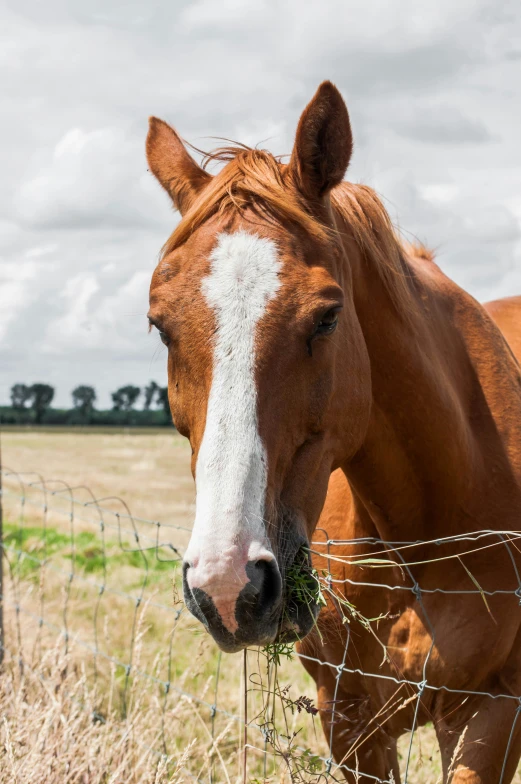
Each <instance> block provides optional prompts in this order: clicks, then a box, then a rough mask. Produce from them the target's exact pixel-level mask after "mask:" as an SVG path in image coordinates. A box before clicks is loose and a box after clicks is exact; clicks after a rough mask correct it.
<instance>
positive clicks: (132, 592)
mask: <svg viewBox="0 0 521 784" xmlns="http://www.w3.org/2000/svg"><path fill="white" fill-rule="evenodd" d="M2 450H3V466H4V468H5V467H9V468H11V469H13V470H17V471H23V472H24V477H23V480H24V483H25V487H24V494H25V503H24V504H23V505H22V504H21V502H20V498H19V496H20V489H19V488H20V485H19V483H18V480H17V478H16V477H15V476H13V477H11V478H9V479H8V480H7V481H5V482H4V485H5V490H6V496H5V499H4V543H5V547H6V554H7V559H8V563H6V567H5V572H6V574H5V580H4V582H5V590H4V592H5V605H4V614H5V617H6V624H5V625H6V642H5V645H6V649H7V653H6V657H5V666H4V673H3V675H2V676H1V679H0V705H1V708H2V714H3V724H2V726H1V728H0V731H1V733H2V744H3V746H2V749H3V765H2V766H0V782H7V781H10V782H11V781H16V782H19V784H22V783H24V782H35V784H36V782H42V784H47V782H49V783H50V782H61V781H64V782H65V781H67V782H78V784H80V783H81V784H91V783H92V784H94V782H96V783H97V782H100V784H101V782H111V784H117V783H118V782H122V784H123V782H125V784H134V782H136V784H137V782H145V783H147V782H154V784H165V782H171V784H174V782H175V784H179V783H180V782H181V781H186V782H189V781H194V780H200V781H208V780H210V779H211V780H212V782H221V781H223V782H230V783H231V782H238V781H243V773H242V770H243V759H244V731H243V727H242V725H241V724H240V722H239V721H238V720H237V717H239V718H244V713H245V700H244V669H243V668H244V662H243V657H242V655H235V656H226V655H223V656H222V657H220V656H219V654H218V651H217V650H216V647H215V645H214V644H213V643H212V641H211V640H210V638H209V637H208V635H206V634H205V633H203V631H202V629H201V627H200V625H199V624H198V623H197V622H196V621H195V620H194V619H192V618H191V617H190V616H189V615H188V614H187V613H186V612H180V611H181V609H182V603H181V601H180V596H179V594H180V576H179V569H178V555H177V554H176V553H175V552H174V551H171V550H169V549H168V548H167V547H162V545H163V544H165V543H170V544H174V545H175V546H176V547H178V548H179V549H180V550H181V551H182V549H183V548H184V546H185V545H186V543H187V540H188V536H189V533H188V531H186V530H184V529H189V528H190V526H191V521H192V517H193V505H194V488H193V481H192V477H191V474H190V468H189V464H190V449H189V446H188V445H187V443H186V442H185V440H184V439H182V438H181V437H180V436H178V435H177V434H175V433H172V432H171V431H170V432H164V431H163V432H161V431H160V432H157V431H152V432H146V431H145V432H140V433H133V432H129V433H122V432H120V433H106V432H94V433H79V432H73V433H71V432H66V431H60V432H49V431H47V432H43V431H38V432H35V431H22V432H14V431H10V432H4V433H3V434H2ZM38 475H41V476H43V477H44V478H45V479H46V480H53V479H56V480H60V482H52V481H50V482H49V483H48V484H47V485H46V486H45V490H46V492H47V494H46V495H45V493H43V492H42V486H41V485H40V484H38V481H39V480H38ZM31 482H32V483H34V484H35V486H34V487H33V488H28V487H27V485H28V483H31ZM63 482H66V483H68V486H70V487H73V488H74V491H73V495H74V498H75V500H76V501H77V504H75V505H74V506H71V503H70V498H71V492H70V490H69V489H67V486H66V485H64V484H63ZM86 488H89V490H90V491H91V492H92V494H93V495H94V496H95V497H96V498H101V499H106V500H104V501H103V502H102V506H103V508H104V509H105V510H107V511H104V512H103V515H101V516H100V512H99V510H98V508H97V507H96V506H95V505H93V504H92V503H91V501H92V496H91V494H90V492H89V490H87V489H86ZM114 496H119V497H120V498H121V499H123V501H124V502H125V503H126V504H127V505H128V507H130V509H131V510H132V512H133V514H134V515H135V516H137V517H138V518H146V519H147V520H152V521H159V522H160V523H161V524H162V525H161V526H159V527H158V526H156V525H152V526H151V525H150V523H145V522H142V521H140V520H131V519H130V518H128V517H126V516H125V514H126V512H125V508H124V507H123V506H122V505H121V503H120V502H119V501H118V500H115V499H114ZM84 504H86V506H85V505H84ZM71 510H72V514H71ZM118 514H119V515H120V516H119V517H118ZM100 522H101V523H102V524H101V525H100ZM71 575H72V578H71ZM172 583H173V588H172ZM16 605H18V606H19V607H20V608H22V609H21V611H19V612H16ZM179 613H180V614H179ZM178 615H179V617H178ZM64 629H66V631H67V635H68V637H67V639H66V640H65V638H64V636H63V630H64ZM21 656H22V657H23V660H24V667H23V669H22V668H21V667H20V664H19V659H20V657H21ZM246 666H247V683H248V698H247V702H246V710H247V714H248V720H249V721H251V722H252V725H255V724H256V722H257V721H258V722H262V721H263V720H265V718H266V716H267V714H269V715H268V718H270V719H271V718H272V716H271V711H272V709H273V708H274V709H275V714H276V717H275V718H276V722H278V723H279V726H282V727H283V730H282V731H283V734H285V735H287V736H289V737H290V738H291V737H292V734H293V733H294V732H296V733H297V735H296V737H295V740H294V741H292V743H293V745H295V746H298V747H299V749H298V750H295V752H294V754H293V755H288V754H287V747H285V746H284V745H283V744H282V745H280V744H279V754H278V756H274V755H273V754H270V755H268V758H267V762H266V767H265V763H264V759H265V758H264V756H263V754H262V753H259V752H258V751H255V750H253V749H250V750H249V751H248V776H247V777H246V780H247V781H263V780H264V777H265V776H267V777H268V780H269V781H270V782H275V781H277V782H278V781H281V782H282V781H317V780H319V779H318V777H317V773H318V771H320V770H323V765H322V763H321V762H320V761H319V760H317V759H315V756H314V755H316V754H318V755H322V756H327V755H328V750H327V746H326V744H325V741H324V738H323V736H322V731H321V729H320V726H319V722H318V721H317V719H313V718H312V717H311V716H309V715H303V714H301V713H298V712H297V711H293V712H292V711H291V709H288V705H289V703H290V701H291V700H295V699H296V698H297V697H298V696H300V695H306V696H309V697H310V698H311V699H312V700H315V687H314V684H313V683H312V682H311V681H310V679H309V678H308V676H307V675H306V674H305V673H304V671H303V669H302V667H301V666H300V665H299V664H298V662H295V661H282V663H281V666H280V668H278V672H277V678H278V687H279V688H280V689H281V690H282V689H284V688H285V687H286V686H287V687H289V691H288V693H287V695H288V699H287V700H286V711H285V716H286V721H287V725H286V724H285V720H284V716H283V713H282V707H283V706H282V701H281V700H280V699H279V700H275V701H273V700H271V702H270V706H271V707H270V709H269V710H268V711H266V710H263V708H265V706H266V703H267V701H268V697H267V693H266V692H265V691H264V692H263V689H266V687H267V685H268V680H269V679H271V681H270V683H271V686H273V682H274V681H273V678H274V668H273V666H272V667H271V668H270V670H269V674H268V668H267V662H266V659H265V657H264V656H263V655H262V654H256V653H255V652H253V651H252V652H249V653H248V657H247V664H246ZM188 695H193V696H192V697H190V696H188ZM212 706H214V707H216V708H217V710H214V709H213V708H212ZM220 711H223V712H220ZM247 740H248V743H249V744H251V745H252V746H255V747H256V748H258V749H260V751H261V752H262V750H263V748H264V741H263V736H262V734H261V733H260V732H259V730H258V728H257V727H255V726H253V728H252V729H251V730H250V731H249V732H248V736H247ZM407 748H408V738H407V737H404V738H403V739H402V740H401V742H400V753H401V758H402V763H404V761H405V758H406V753H407ZM284 754H286V756H287V757H288V761H289V762H290V763H291V765H292V766H293V773H292V774H290V773H289V769H288V765H287V764H286V763H285V762H284ZM165 755H166V756H165ZM299 766H300V767H301V768H303V769H302V770H301V772H300V773H298V774H296V773H295V767H297V768H298V767H299ZM361 780H362V781H363V779H361ZM440 781H441V778H440V761H439V754H438V751H437V745H436V741H435V736H434V732H433V730H432V728H428V727H427V728H423V729H422V730H421V731H419V732H417V733H416V734H415V738H414V753H413V756H412V767H411V769H410V773H409V782H415V784H436V782H440ZM519 781H521V779H516V782H519ZM491 784H492V782H491Z"/></svg>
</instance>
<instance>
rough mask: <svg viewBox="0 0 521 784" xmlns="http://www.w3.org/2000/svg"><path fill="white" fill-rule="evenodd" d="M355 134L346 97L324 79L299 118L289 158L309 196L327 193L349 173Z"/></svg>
mask: <svg viewBox="0 0 521 784" xmlns="http://www.w3.org/2000/svg"><path fill="white" fill-rule="evenodd" d="M352 152H353V136H352V133H351V125H350V122H349V114H348V113H347V107H346V105H345V103H344V99H343V98H342V96H341V95H340V92H339V91H338V89H337V88H336V87H335V85H334V84H332V83H331V82H322V84H321V85H320V87H319V88H318V90H317V91H316V93H315V95H314V96H313V98H312V99H311V101H310V102H309V103H308V105H307V106H306V108H305V109H304V111H303V112H302V116H301V118H300V121H299V124H298V127H297V134H296V137H295V145H294V147H293V152H292V154H291V159H290V162H289V171H290V173H291V176H292V178H293V181H294V182H295V184H296V185H297V187H298V188H299V189H300V190H301V191H302V192H303V194H304V195H305V196H306V197H307V198H310V199H317V198H321V197H322V196H325V195H326V194H327V193H328V191H330V190H331V188H334V187H335V185H338V184H339V183H340V182H341V181H342V179H343V177H344V174H345V173H346V169H347V166H348V164H349V160H350V158H351V153H352Z"/></svg>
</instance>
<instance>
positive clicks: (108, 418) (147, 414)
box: [0, 381, 172, 426]
mask: <svg viewBox="0 0 521 784" xmlns="http://www.w3.org/2000/svg"><path fill="white" fill-rule="evenodd" d="M54 394H55V389H54V387H52V386H51V385H50V384H41V383H38V384H31V385H27V384H14V385H13V386H12V387H11V394H10V397H11V405H10V406H3V407H0V416H1V418H2V421H3V422H4V424H36V425H141V426H147V425H152V426H158V425H168V424H171V423H172V418H171V415H170V406H169V404H168V387H161V386H159V384H157V383H156V382H155V381H150V382H149V384H147V386H145V387H143V388H141V387H137V386H134V385H133V384H127V385H126V386H123V387H120V388H119V389H116V391H115V392H112V393H111V398H112V408H111V409H106V410H100V409H97V408H96V400H97V395H96V390H95V389H94V387H92V386H89V385H87V384H80V385H79V386H77V387H76V388H75V389H73V390H72V392H71V396H72V407H71V408H70V409H61V408H53V407H52V405H51V404H52V401H53V400H54ZM140 402H141V403H142V405H141V406H140V407H139V408H137V405H138V403H140Z"/></svg>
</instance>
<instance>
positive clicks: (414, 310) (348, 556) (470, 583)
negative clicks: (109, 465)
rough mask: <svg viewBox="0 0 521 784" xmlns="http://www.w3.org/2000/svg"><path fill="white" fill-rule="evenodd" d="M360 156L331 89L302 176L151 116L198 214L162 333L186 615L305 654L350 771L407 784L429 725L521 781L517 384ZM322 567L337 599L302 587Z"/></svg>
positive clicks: (505, 354)
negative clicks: (369, 177) (385, 200)
mask: <svg viewBox="0 0 521 784" xmlns="http://www.w3.org/2000/svg"><path fill="white" fill-rule="evenodd" d="M352 147H353V137H352V131H351V125H350V120H349V114H348V111H347V107H346V105H345V102H344V100H343V98H342V96H341V94H340V92H339V91H338V89H337V88H336V87H335V86H334V85H333V84H331V83H330V82H324V83H322V84H321V85H320V86H319V88H318V90H317V92H316V93H315V95H314V97H313V98H312V100H311V101H310V103H309V104H308V105H307V107H306V108H305V109H304V111H303V113H302V115H301V117H300V120H299V123H298V126H297V130H296V135H295V142H294V146H293V150H292V153H291V155H290V158H289V161H288V162H287V163H284V162H283V161H282V160H281V159H278V158H275V157H274V156H273V155H271V154H270V153H269V152H267V151H264V150H259V149H251V148H248V147H245V146H230V147H226V148H222V149H220V150H217V151H215V152H214V153H213V154H210V156H209V157H208V158H207V161H208V160H215V161H220V162H221V163H223V164H224V165H223V166H222V168H221V169H220V170H219V171H218V172H217V173H216V174H215V175H211V174H210V173H209V172H208V170H207V167H206V165H205V164H206V161H205V162H204V163H203V165H202V166H200V165H199V164H197V163H196V161H195V160H194V159H193V158H192V156H191V155H190V154H189V153H188V151H187V149H186V147H185V145H184V144H183V142H182V140H181V138H180V137H179V136H178V134H177V132H176V131H175V130H174V129H173V128H171V127H170V126H169V125H168V124H166V123H165V122H163V121H161V120H159V119H157V118H151V119H150V124H149V132H148V136H147V145H146V150H147V159H148V164H149V168H150V170H151V171H152V173H153V174H154V176H155V177H156V178H157V180H158V181H159V183H160V184H161V185H162V186H163V188H164V189H165V190H166V192H167V193H168V194H169V196H170V198H171V200H172V202H173V205H174V207H175V208H177V209H178V210H179V212H180V213H181V220H180V222H179V224H178V225H177V227H176V228H175V229H174V231H173V233H172V235H171V236H170V237H169V239H168V240H167V241H166V243H165V245H164V247H163V250H162V254H161V257H160V260H159V263H158V265H157V267H156V269H155V270H154V273H153V275H152V280H151V285H150V309H149V312H148V319H149V324H150V326H151V327H155V328H156V329H157V330H158V331H159V334H160V338H161V340H162V342H163V343H164V344H165V346H166V347H167V351H168V359H167V363H168V397H169V403H170V408H171V412H172V416H173V419H174V421H175V423H176V426H177V428H178V430H179V432H180V433H181V434H182V435H183V436H185V437H186V438H188V439H189V441H190V445H191V449H192V458H191V467H192V473H193V476H194V479H195V486H196V504H195V519H194V525H193V532H192V535H191V538H190V542H189V545H188V548H187V550H186V553H185V555H184V561H183V591H184V597H185V602H186V605H187V607H188V609H189V610H190V611H191V612H192V614H193V615H194V616H195V617H196V618H197V619H199V620H200V621H201V622H202V623H203V624H204V626H205V627H206V629H207V631H208V632H209V633H210V635H211V636H212V637H213V639H214V640H215V641H216V642H217V644H218V645H219V647H220V648H221V649H222V650H223V651H227V652H235V651H239V650H242V649H244V648H246V647H248V646H264V645H268V644H272V643H274V642H281V643H284V642H288V643H289V642H292V641H296V642H297V643H298V651H299V656H300V659H301V661H302V663H303V665H304V666H305V667H306V669H307V670H308V671H309V672H310V673H311V675H312V676H313V677H314V679H315V681H316V683H317V689H318V701H317V707H318V709H319V712H320V718H321V721H322V724H323V727H324V730H325V732H326V737H327V739H328V741H329V742H330V745H331V754H332V759H334V764H336V766H337V769H338V770H339V771H341V772H342V774H343V775H344V777H345V780H346V781H348V782H354V781H359V780H364V781H365V780H367V781H391V780H394V781H395V782H398V781H400V771H399V766H398V756H397V751H396V742H397V739H398V738H399V736H400V735H401V734H402V733H404V732H405V731H407V730H410V729H414V728H415V727H417V726H419V725H421V724H424V723H425V722H427V721H433V723H434V726H435V728H436V733H437V738H438V742H439V745H440V749H441V754H442V762H443V775H444V781H449V780H450V781H452V782H453V784H463V783H465V784H470V783H472V784H478V783H481V784H483V783H484V782H486V784H493V783H494V782H499V781H501V783H502V784H507V782H510V781H511V780H512V777H513V775H514V772H515V769H516V765H517V762H518V760H519V757H520V754H521V722H519V723H518V722H517V716H518V705H519V702H518V700H517V699H515V698H516V697H517V695H521V645H520V643H521V613H520V610H519V598H518V596H519V594H518V595H516V593H515V592H516V591H519V588H520V583H519V577H518V575H519V571H518V569H519V567H520V566H521V563H520V561H521V557H520V554H519V551H518V549H517V548H516V546H515V534H514V533H513V532H515V531H516V529H517V527H518V524H519V517H520V512H521V439H520V435H521V371H520V367H519V365H518V363H517V361H516V359H515V357H514V355H513V352H512V350H511V348H510V347H509V345H508V344H507V342H506V340H505V339H504V337H503V335H502V334H501V331H500V329H499V328H498V326H497V325H496V324H495V323H494V321H493V319H492V318H491V317H490V315H489V314H488V313H487V312H486V310H485V309H484V308H483V307H482V306H481V305H480V304H479V303H478V302H476V300H474V299H473V298H472V297H471V296H470V295H469V294H467V293H466V292H465V291H463V290H462V289H461V288H460V287H459V286H457V285H456V284H455V283H454V282H453V281H451V280H450V279H449V278H448V277H447V276H445V275H444V274H443V272H442V271H441V270H440V269H439V267H438V266H437V265H436V263H435V261H434V259H433V257H432V255H431V254H430V253H429V251H428V250H427V249H425V248H421V247H420V248H417V247H413V246H411V245H409V244H407V243H405V242H403V241H402V240H401V239H400V238H399V237H398V236H397V235H396V233H395V231H394V229H393V226H392V223H391V221H390V218H389V216H388V214H387V212H386V210H385V208H384V206H383V204H382V202H381V200H380V198H379V197H378V196H377V194H376V193H375V192H374V191H373V190H372V189H371V188H369V187H367V186H364V185H359V184H353V183H350V182H348V181H345V180H344V176H345V174H346V171H347V168H348V164H349V161H350V158H351V154H352ZM326 496H327V498H326ZM477 532H485V533H483V534H479V533H477ZM508 532H511V533H508ZM400 543H401V544H400ZM406 543H415V544H414V546H413V547H412V549H411V550H408V549H406V548H407V544H406ZM492 544H493V545H494V546H492ZM311 558H312V563H311ZM322 572H323V573H324V575H325V576H324V577H323V578H321V579H323V581H324V582H325V584H326V587H325V588H324V590H322V588H321V589H320V590H308V591H302V590H299V591H297V590H295V588H294V579H295V574H297V575H300V576H302V579H303V581H304V583H306V584H309V579H310V576H313V577H314V576H315V575H321V574H322ZM321 585H322V583H321ZM382 585H385V586H386V587H384V588H382ZM441 591H445V592H446V593H442V592H441ZM502 592H504V593H502ZM324 601H325V602H326V606H323V605H324ZM331 764H332V761H331Z"/></svg>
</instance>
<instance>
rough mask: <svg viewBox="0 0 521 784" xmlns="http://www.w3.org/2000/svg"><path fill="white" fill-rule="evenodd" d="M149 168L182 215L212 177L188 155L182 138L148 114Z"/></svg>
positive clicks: (162, 122) (164, 123)
mask: <svg viewBox="0 0 521 784" xmlns="http://www.w3.org/2000/svg"><path fill="white" fill-rule="evenodd" d="M147 160H148V165H149V166H150V171H151V172H152V174H154V175H155V177H156V178H157V179H158V180H159V182H160V183H161V185H162V186H163V188H164V189H165V191H166V192H167V193H168V194H169V195H170V197H171V199H172V201H173V202H174V205H175V207H176V209H178V210H179V212H180V213H181V215H183V214H184V213H185V212H186V211H187V210H189V209H190V207H191V206H192V204H193V202H194V201H195V199H196V198H197V196H198V195H199V193H200V192H201V191H202V189H203V188H204V187H205V185H207V184H208V183H209V182H210V180H211V179H212V177H211V175H210V174H208V172H207V171H205V170H204V169H201V167H200V166H198V165H197V163H196V162H195V161H194V159H193V158H192V156H191V155H189V154H188V152H187V149H186V147H185V146H184V144H183V142H182V141H181V138H180V137H179V136H178V134H177V133H176V132H175V131H174V129H173V128H171V127H170V126H169V125H168V124H167V123H166V122H164V121H163V120H158V119H157V117H151V118H150V120H149V127H148V136H147Z"/></svg>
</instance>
